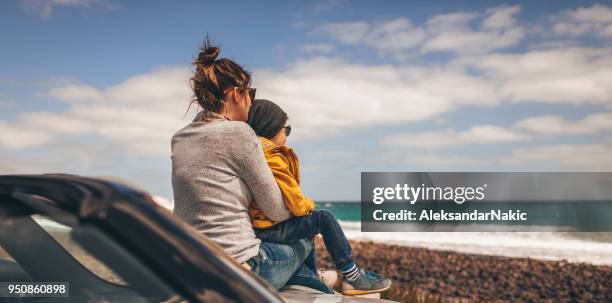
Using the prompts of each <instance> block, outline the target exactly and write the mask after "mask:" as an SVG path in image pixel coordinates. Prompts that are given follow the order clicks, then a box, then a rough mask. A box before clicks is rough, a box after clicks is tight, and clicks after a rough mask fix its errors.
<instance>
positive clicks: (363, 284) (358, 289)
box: [341, 268, 391, 296]
mask: <svg viewBox="0 0 612 303" xmlns="http://www.w3.org/2000/svg"><path fill="white" fill-rule="evenodd" d="M389 287H391V280H389V279H386V278H383V277H381V276H379V275H378V274H375V273H373V272H368V271H365V270H363V268H360V269H359V276H358V277H357V278H356V279H354V280H348V279H342V290H341V292H342V294H344V295H347V296H352V295H363V294H371V293H376V292H383V291H385V290H387V289H389Z"/></svg>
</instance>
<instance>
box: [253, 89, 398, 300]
mask: <svg viewBox="0 0 612 303" xmlns="http://www.w3.org/2000/svg"><path fill="white" fill-rule="evenodd" d="M287 119H288V118H287V114H286V113H285V112H284V111H283V110H282V109H281V108H280V107H279V106H278V105H276V104H275V103H273V102H271V101H268V100H254V101H253V103H252V106H251V110H250V112H249V120H248V123H249V125H250V126H251V127H252V128H253V130H254V131H255V133H256V134H257V136H258V137H259V139H260V141H261V144H262V147H263V152H264V155H265V157H266V160H267V162H268V166H270V169H272V173H273V175H274V177H275V179H276V182H277V183H278V186H279V188H280V190H281V192H282V194H283V198H284V201H285V205H286V206H287V209H288V210H289V211H291V213H292V214H293V215H294V217H293V218H291V219H289V220H287V221H284V222H274V221H272V220H270V219H268V218H266V217H265V215H264V214H263V213H262V212H261V211H260V210H259V209H258V208H257V206H256V205H253V204H251V206H250V209H249V214H250V216H251V221H252V223H253V226H254V229H255V234H256V235H257V237H258V238H260V239H262V240H265V241H270V242H287V243H289V242H294V241H297V240H298V239H303V238H312V237H314V236H315V235H317V234H321V235H322V236H323V241H324V242H325V247H326V248H327V251H328V252H329V254H330V256H331V257H332V260H333V261H334V263H335V264H336V268H337V269H338V270H339V271H341V272H342V289H341V292H342V293H343V294H345V295H359V294H368V293H376V292H382V291H384V290H387V289H388V288H389V287H390V286H391V280H389V279H386V278H383V277H381V276H379V275H377V274H375V273H371V272H366V271H365V270H364V269H363V268H359V267H357V266H356V265H355V261H354V260H353V257H352V255H351V246H350V243H349V242H348V241H347V239H346V237H345V236H344V232H343V231H342V228H341V227H340V225H339V224H338V220H336V218H335V217H334V215H333V214H332V213H331V212H329V211H327V210H315V204H314V202H313V201H312V200H310V199H309V198H308V197H306V196H304V195H303V194H302V192H301V190H300V185H299V183H300V171H299V162H298V158H297V156H296V155H295V153H294V152H293V150H292V149H291V148H289V147H287V146H286V145H285V143H286V141H287V136H289V134H290V132H291V126H289V125H286V123H287ZM311 262H313V261H311ZM313 263H315V264H316V261H314V262H313ZM313 270H316V269H313Z"/></svg>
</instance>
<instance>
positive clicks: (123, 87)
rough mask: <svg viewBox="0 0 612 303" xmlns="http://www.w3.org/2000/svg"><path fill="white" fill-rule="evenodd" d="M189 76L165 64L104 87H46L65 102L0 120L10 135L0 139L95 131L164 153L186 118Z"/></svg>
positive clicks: (14, 144) (30, 141)
mask: <svg viewBox="0 0 612 303" xmlns="http://www.w3.org/2000/svg"><path fill="white" fill-rule="evenodd" d="M189 77H190V71H189V69H188V68H186V67H164V68H159V69H156V70H154V71H152V72H150V73H147V74H142V75H137V76H134V77H131V78H129V79H127V80H125V81H123V82H121V83H119V84H117V85H114V86H109V87H106V88H103V89H97V88H95V87H92V86H88V85H76V84H66V85H64V86H60V87H54V88H51V89H49V91H48V92H47V95H48V96H49V97H51V98H54V99H56V100H58V101H62V102H67V103H68V105H69V107H68V108H67V109H66V110H63V111H38V112H24V113H21V114H19V115H18V116H17V117H16V118H15V121H13V122H11V123H10V124H9V123H8V122H2V123H3V124H0V127H2V129H3V131H2V133H6V134H11V136H10V137H9V136H7V137H4V138H3V140H2V141H0V145H2V146H5V147H10V148H24V147H30V146H36V145H41V144H46V143H48V142H50V141H51V140H53V139H57V138H62V137H65V136H73V135H95V136H99V137H101V138H105V139H108V140H109V142H111V143H112V144H113V145H115V148H116V149H117V150H122V151H127V152H129V153H135V154H143V155H168V154H169V150H170V137H171V136H172V134H173V133H174V132H176V131H177V130H179V129H180V128H181V127H183V126H184V125H185V124H186V123H187V121H188V120H185V119H183V117H184V115H185V113H186V109H187V106H188V104H189V98H190V95H191V91H190V88H189V84H188V79H189ZM13 134H14V135H13ZM7 138H12V139H10V140H9V139H7Z"/></svg>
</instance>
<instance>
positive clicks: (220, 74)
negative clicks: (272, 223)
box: [172, 40, 331, 292]
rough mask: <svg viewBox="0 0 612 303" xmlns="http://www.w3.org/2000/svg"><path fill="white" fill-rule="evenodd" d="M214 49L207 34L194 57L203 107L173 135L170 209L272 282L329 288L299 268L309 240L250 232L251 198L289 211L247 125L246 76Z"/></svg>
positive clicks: (274, 210)
mask: <svg viewBox="0 0 612 303" xmlns="http://www.w3.org/2000/svg"><path fill="white" fill-rule="evenodd" d="M219 51H220V50H219V48H217V47H214V46H212V45H210V42H209V41H208V40H207V41H206V42H205V43H204V45H203V47H202V48H201V52H200V54H199V55H198V57H197V59H196V60H194V65H195V66H196V71H195V75H194V76H193V77H192V78H191V82H192V87H193V92H194V102H196V103H198V104H199V106H200V107H201V108H202V111H201V112H200V113H199V114H198V115H197V117H196V119H195V120H194V121H193V122H192V123H190V124H189V125H187V126H186V127H184V128H183V129H181V130H179V131H178V132H177V133H176V134H175V135H174V136H173V137H172V187H173V191H174V201H175V210H174V211H175V213H176V214H177V215H178V216H179V217H181V218H183V219H184V220H185V221H187V222H188V223H190V224H191V225H193V226H195V227H196V228H197V229H198V230H199V231H200V232H201V233H203V234H204V235H206V236H207V237H208V238H210V239H211V240H212V241H214V242H216V243H217V244H219V245H220V246H221V247H222V248H223V249H224V250H225V251H226V252H227V253H228V254H229V255H230V256H232V257H233V258H235V259H236V260H237V261H238V262H239V263H241V264H242V265H243V266H244V267H246V268H249V269H250V270H252V271H254V272H255V273H257V274H259V275H260V276H261V277H262V278H264V279H265V280H267V281H268V282H269V283H270V284H272V286H274V287H275V288H277V289H278V288H281V287H282V286H284V285H285V284H286V283H287V282H289V283H291V284H302V285H307V286H311V287H313V286H316V288H317V289H320V290H323V291H326V292H331V291H330V290H329V289H328V288H327V287H325V285H323V284H322V283H321V282H320V280H319V279H318V278H317V276H316V274H315V273H314V272H312V270H309V269H308V268H306V267H305V266H303V263H304V259H305V258H306V257H307V256H308V255H309V254H310V252H311V251H312V249H313V245H312V241H311V240H307V239H302V240H300V241H297V242H295V243H292V244H278V243H268V242H261V241H260V240H259V239H257V238H256V237H255V233H254V231H253V229H252V227H251V222H250V217H249V214H248V206H249V204H251V202H253V201H256V203H257V205H259V207H260V209H261V211H262V212H263V213H264V214H265V215H266V216H267V217H268V218H271V219H273V220H276V221H284V220H287V219H288V218H289V217H291V213H290V212H289V211H288V210H287V209H286V207H285V206H284V204H283V202H282V201H283V200H282V196H281V192H280V190H279V188H278V186H277V184H276V181H275V180H274V177H273V176H272V173H271V171H270V169H269V168H268V166H267V164H266V160H265V158H264V155H263V152H262V150H261V147H260V145H259V141H258V139H257V137H256V136H255V133H254V132H253V130H252V129H251V128H250V127H249V125H248V124H246V123H245V121H247V119H248V113H249V109H250V107H251V102H252V101H253V99H254V98H255V89H254V88H251V87H250V84H251V76H250V75H249V73H248V72H246V71H245V70H244V69H243V68H242V67H240V66H239V65H238V64H236V63H235V62H233V61H231V60H228V59H218V60H217V56H218V55H219Z"/></svg>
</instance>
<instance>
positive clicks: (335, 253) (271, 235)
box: [255, 210, 355, 272]
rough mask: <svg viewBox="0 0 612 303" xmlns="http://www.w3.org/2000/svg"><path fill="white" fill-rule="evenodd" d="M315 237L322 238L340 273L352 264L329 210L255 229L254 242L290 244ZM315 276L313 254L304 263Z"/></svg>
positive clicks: (345, 243)
mask: <svg viewBox="0 0 612 303" xmlns="http://www.w3.org/2000/svg"><path fill="white" fill-rule="evenodd" d="M317 234H321V235H322V236H323V242H325V247H326V248H327V251H328V252H329V255H330V256H331V258H332V260H333V261H334V263H335V264H336V268H337V269H338V270H340V271H342V270H343V269H345V268H346V267H347V266H352V265H353V264H354V263H355V262H354V260H353V257H352V254H351V245H350V244H349V242H348V240H347V239H346V237H345V236H344V232H343V231H342V228H341V227H340V224H338V220H336V217H335V216H334V214H333V213H331V212H330V211H328V210H315V211H314V212H312V213H311V214H309V215H306V216H303V217H293V218H291V219H289V220H287V221H284V222H281V223H278V224H276V225H274V226H272V227H270V228H255V235H256V236H257V238H259V239H261V240H264V241H269V242H280V243H293V242H296V241H298V240H300V239H304V238H309V239H310V238H312V237H314V236H316V235H317ZM304 264H305V265H306V266H308V267H309V268H310V269H312V270H313V271H314V272H316V270H317V269H316V257H315V252H314V251H313V253H312V255H311V256H309V257H308V258H307V259H306V261H305V262H304Z"/></svg>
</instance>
